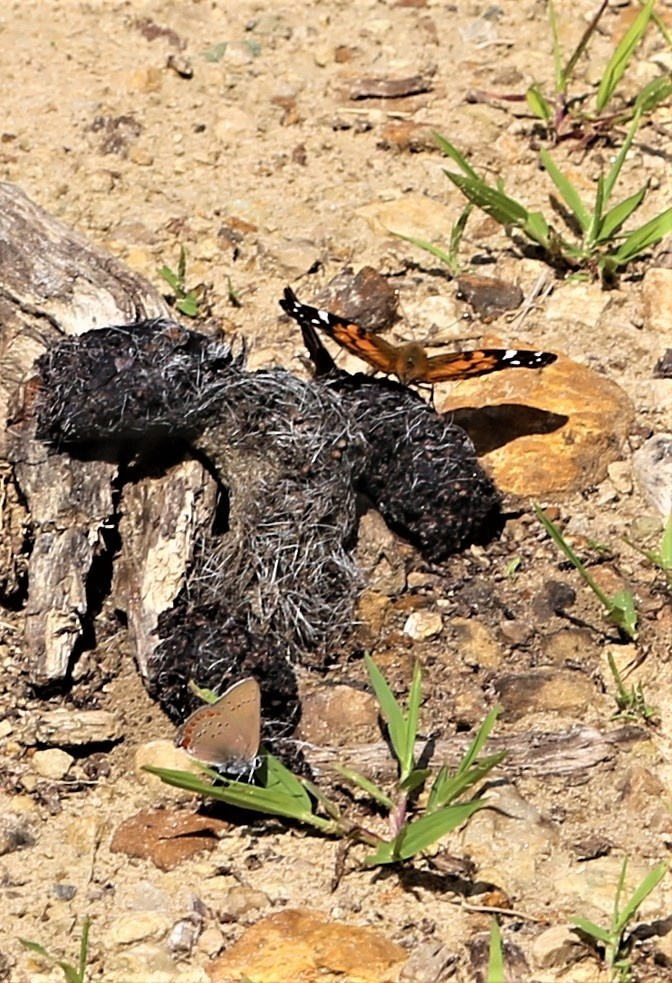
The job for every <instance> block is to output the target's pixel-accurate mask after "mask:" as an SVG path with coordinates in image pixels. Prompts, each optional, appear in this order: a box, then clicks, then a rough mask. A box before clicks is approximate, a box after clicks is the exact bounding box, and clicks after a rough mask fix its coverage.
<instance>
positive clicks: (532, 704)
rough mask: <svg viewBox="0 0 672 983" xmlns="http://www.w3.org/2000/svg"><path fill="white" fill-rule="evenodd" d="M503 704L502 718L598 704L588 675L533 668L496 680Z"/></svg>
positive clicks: (580, 708) (508, 719)
mask: <svg viewBox="0 0 672 983" xmlns="http://www.w3.org/2000/svg"><path fill="white" fill-rule="evenodd" d="M494 687H495V690H496V692H497V698H498V700H499V701H500V702H501V704H502V707H503V713H502V720H507V721H511V720H520V718H521V717H524V716H525V714H527V713H534V712H539V711H542V710H555V711H556V712H558V713H566V712H568V711H570V712H571V711H577V710H581V711H582V710H583V709H584V707H586V706H589V705H591V704H593V703H595V700H596V696H597V693H596V690H595V685H594V683H593V682H592V681H591V680H590V679H589V677H588V676H585V675H583V673H580V672H573V671H572V670H570V669H553V670H551V669H530V670H529V672H521V673H510V674H508V675H502V676H499V677H498V678H497V679H495V681H494Z"/></svg>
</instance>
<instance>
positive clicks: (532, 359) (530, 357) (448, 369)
mask: <svg viewBox="0 0 672 983" xmlns="http://www.w3.org/2000/svg"><path fill="white" fill-rule="evenodd" d="M557 357H558V356H557V355H554V354H553V353H552V352H532V351H525V350H523V349H519V348H506V349H504V348H481V349H478V350H477V351H471V352H457V353H452V354H449V355H434V356H433V357H432V358H430V359H428V361H427V372H426V375H425V377H423V379H422V380H420V381H422V382H429V383H431V384H432V385H433V384H434V383H436V382H446V381H449V380H450V381H456V380H458V379H470V378H472V377H474V376H477V375H488V373H490V372H499V370H500V369H508V368H518V369H541V368H543V366H544V365H550V364H551V362H555V360H556V358H557Z"/></svg>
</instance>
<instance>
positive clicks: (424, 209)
mask: <svg viewBox="0 0 672 983" xmlns="http://www.w3.org/2000/svg"><path fill="white" fill-rule="evenodd" d="M446 194H447V195H451V194H452V195H454V197H455V198H456V200H457V199H458V198H459V192H457V191H455V192H452V191H451V189H450V188H448V187H446ZM355 215H358V216H359V217H360V218H363V219H365V221H367V222H368V223H369V225H370V227H371V228H372V230H373V231H374V232H377V233H378V234H379V235H390V233H392V234H394V233H397V234H398V235H402V236H410V237H411V238H413V239H426V240H428V241H429V242H433V241H435V240H441V241H443V242H444V243H446V244H447V242H448V239H449V238H450V230H451V228H452V226H453V222H454V221H455V212H454V210H453V209H452V208H449V207H448V206H447V205H442V204H440V203H439V202H438V201H434V200H432V199H431V198H425V197H424V195H412V194H411V195H405V196H404V197H403V198H400V199H398V200H395V201H375V202H372V203H371V204H370V205H364V206H363V207H362V208H357V209H355ZM409 248H410V247H409Z"/></svg>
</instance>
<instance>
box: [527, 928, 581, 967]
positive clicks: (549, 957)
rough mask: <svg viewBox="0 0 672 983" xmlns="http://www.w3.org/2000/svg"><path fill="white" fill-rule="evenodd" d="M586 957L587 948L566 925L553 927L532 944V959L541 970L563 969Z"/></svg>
mask: <svg viewBox="0 0 672 983" xmlns="http://www.w3.org/2000/svg"><path fill="white" fill-rule="evenodd" d="M585 956H586V949H585V946H583V945H582V944H581V942H580V941H579V937H578V935H577V934H576V932H572V931H571V929H570V928H569V927H568V926H566V925H552V926H551V928H547V929H546V930H545V931H543V932H541V933H540V934H539V935H537V937H536V938H535V940H534V942H533V943H532V958H533V960H534V962H535V964H536V966H537V967H538V968H539V969H550V968H551V967H558V968H559V969H560V968H562V969H564V970H565V971H566V969H567V967H568V966H571V965H572V963H575V962H576V961H577V960H579V959H583V958H585Z"/></svg>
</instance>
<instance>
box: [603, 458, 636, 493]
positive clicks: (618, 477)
mask: <svg viewBox="0 0 672 983" xmlns="http://www.w3.org/2000/svg"><path fill="white" fill-rule="evenodd" d="M607 474H608V475H609V480H610V481H611V483H612V485H613V486H614V488H615V489H616V491H617V492H618V493H619V494H620V495H629V494H630V493H631V491H632V465H631V464H630V462H629V461H614V462H613V464H609V465H608V466H607Z"/></svg>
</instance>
